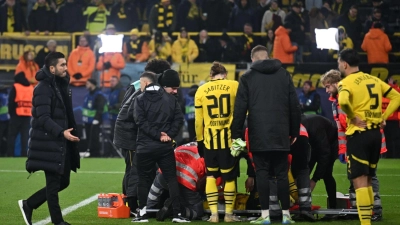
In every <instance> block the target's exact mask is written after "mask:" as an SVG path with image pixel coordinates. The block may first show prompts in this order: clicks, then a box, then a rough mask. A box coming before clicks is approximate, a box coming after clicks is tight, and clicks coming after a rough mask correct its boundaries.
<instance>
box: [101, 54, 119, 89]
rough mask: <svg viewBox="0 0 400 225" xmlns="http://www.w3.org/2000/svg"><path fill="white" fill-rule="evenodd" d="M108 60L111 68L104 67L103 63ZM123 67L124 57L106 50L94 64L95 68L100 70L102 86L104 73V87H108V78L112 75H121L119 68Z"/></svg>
mask: <svg viewBox="0 0 400 225" xmlns="http://www.w3.org/2000/svg"><path fill="white" fill-rule="evenodd" d="M107 62H110V63H111V68H109V69H104V67H103V65H104V63H107ZM123 68H125V59H124V57H123V56H122V54H121V53H117V52H108V53H104V55H102V56H100V58H99V61H98V62H97V64H96V69H97V70H98V71H99V72H100V84H101V86H103V75H104V87H110V80H111V77H112V76H117V77H118V78H119V77H120V76H121V72H120V70H122V69H123Z"/></svg>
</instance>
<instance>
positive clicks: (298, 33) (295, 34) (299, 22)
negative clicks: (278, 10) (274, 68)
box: [285, 2, 306, 63]
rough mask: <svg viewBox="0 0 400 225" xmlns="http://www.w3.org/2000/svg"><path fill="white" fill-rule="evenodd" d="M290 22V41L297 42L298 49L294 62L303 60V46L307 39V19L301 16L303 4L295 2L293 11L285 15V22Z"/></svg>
mask: <svg viewBox="0 0 400 225" xmlns="http://www.w3.org/2000/svg"><path fill="white" fill-rule="evenodd" d="M286 23H287V24H290V28H291V29H292V32H290V34H289V35H290V41H291V42H292V43H293V42H294V43H296V44H295V45H296V46H297V47H298V50H297V51H296V53H295V58H294V63H296V62H299V63H302V62H303V46H304V41H305V39H306V33H305V26H306V25H305V21H304V18H303V17H302V16H301V6H300V4H299V3H297V2H295V3H293V4H292V11H291V12H290V13H289V14H288V15H287V16H286V17H285V24H286Z"/></svg>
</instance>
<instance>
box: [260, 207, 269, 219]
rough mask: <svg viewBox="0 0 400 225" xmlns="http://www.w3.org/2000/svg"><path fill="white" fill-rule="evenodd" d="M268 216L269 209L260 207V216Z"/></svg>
mask: <svg viewBox="0 0 400 225" xmlns="http://www.w3.org/2000/svg"><path fill="white" fill-rule="evenodd" d="M268 216H269V209H262V210H261V217H262V218H267V217H268Z"/></svg>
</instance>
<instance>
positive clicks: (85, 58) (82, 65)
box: [68, 36, 96, 86]
mask: <svg viewBox="0 0 400 225" xmlns="http://www.w3.org/2000/svg"><path fill="white" fill-rule="evenodd" d="M88 45H89V43H88V40H87V37H86V36H80V37H79V45H78V46H77V47H76V49H74V50H72V52H71V54H70V55H69V57H68V73H69V74H70V77H71V78H70V79H71V81H70V82H71V85H73V86H84V85H86V81H87V80H88V79H89V78H91V77H92V74H93V71H94V65H95V64H96V59H95V57H94V53H93V51H92V50H91V49H90V47H89V46H88Z"/></svg>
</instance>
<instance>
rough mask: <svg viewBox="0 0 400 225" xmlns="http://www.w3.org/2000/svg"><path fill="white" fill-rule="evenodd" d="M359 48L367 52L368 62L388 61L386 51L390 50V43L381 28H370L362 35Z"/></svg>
mask: <svg viewBox="0 0 400 225" xmlns="http://www.w3.org/2000/svg"><path fill="white" fill-rule="evenodd" d="M361 48H362V50H363V51H365V52H367V57H368V63H388V62H389V54H388V53H389V52H390V51H391V50H392V45H391V44H390V41H389V38H388V36H387V35H386V34H385V32H383V30H381V29H378V28H372V29H370V30H369V32H368V33H367V34H366V35H365V37H364V41H363V43H362V45H361Z"/></svg>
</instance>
